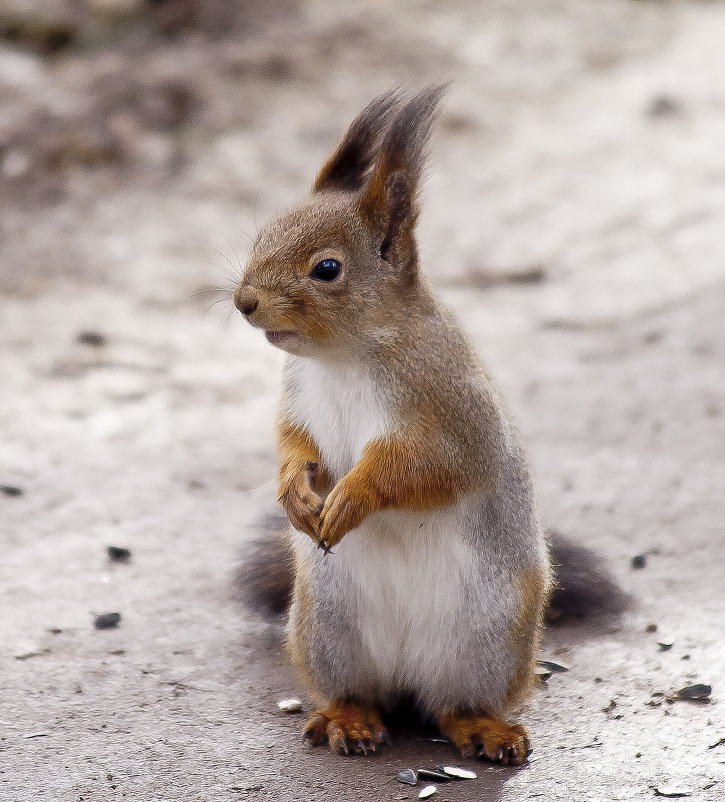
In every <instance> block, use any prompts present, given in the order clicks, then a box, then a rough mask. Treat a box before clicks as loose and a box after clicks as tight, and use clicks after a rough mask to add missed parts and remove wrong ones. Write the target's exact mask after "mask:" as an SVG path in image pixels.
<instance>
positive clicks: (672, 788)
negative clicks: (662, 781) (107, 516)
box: [655, 785, 692, 798]
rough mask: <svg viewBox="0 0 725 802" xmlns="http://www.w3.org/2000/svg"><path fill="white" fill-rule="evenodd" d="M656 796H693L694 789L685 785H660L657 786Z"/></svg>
mask: <svg viewBox="0 0 725 802" xmlns="http://www.w3.org/2000/svg"><path fill="white" fill-rule="evenodd" d="M655 794H656V796H667V797H673V798H676V797H679V796H692V789H691V788H686V787H685V786H684V785H660V786H658V787H657V788H655Z"/></svg>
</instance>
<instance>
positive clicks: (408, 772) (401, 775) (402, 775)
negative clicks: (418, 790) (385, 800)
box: [397, 769, 418, 785]
mask: <svg viewBox="0 0 725 802" xmlns="http://www.w3.org/2000/svg"><path fill="white" fill-rule="evenodd" d="M397 780H398V782H399V783H404V784H405V785H417V784H418V775H417V774H416V773H415V771H413V769H403V771H399V772H398V777H397Z"/></svg>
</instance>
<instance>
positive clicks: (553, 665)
mask: <svg viewBox="0 0 725 802" xmlns="http://www.w3.org/2000/svg"><path fill="white" fill-rule="evenodd" d="M536 665H537V666H539V668H543V669H546V670H547V671H552V672H555V673H559V672H562V673H563V672H564V671H568V670H569V666H565V665H564V664H563V663H557V662H556V660H544V659H541V660H537V661H536Z"/></svg>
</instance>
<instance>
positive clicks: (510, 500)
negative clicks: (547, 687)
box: [234, 86, 619, 764]
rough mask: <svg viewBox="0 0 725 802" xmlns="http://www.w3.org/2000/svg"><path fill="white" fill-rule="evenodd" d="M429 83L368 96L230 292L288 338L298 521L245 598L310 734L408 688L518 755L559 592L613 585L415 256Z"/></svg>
mask: <svg viewBox="0 0 725 802" xmlns="http://www.w3.org/2000/svg"><path fill="white" fill-rule="evenodd" d="M443 93H444V87H441V86H433V87H428V88H426V89H425V90H423V91H422V92H420V93H419V94H416V95H414V96H412V97H411V96H406V95H404V94H402V93H400V92H398V91H390V92H388V93H386V94H383V95H381V96H380V97H378V98H376V99H375V100H373V101H372V102H371V103H370V104H369V105H368V106H367V107H366V108H365V109H363V111H362V112H361V113H360V114H359V115H358V117H357V118H356V119H355V120H354V121H353V122H352V124H351V125H350V127H349V129H348V131H347V133H346V134H345V136H344V137H343V139H342V141H341V142H340V144H339V145H338V147H337V148H336V150H335V151H334V152H333V154H332V155H331V156H330V157H329V159H328V160H327V161H326V162H325V164H324V165H323V166H322V168H321V170H320V172H319V174H318V176H317V178H316V180H315V183H314V186H313V189H312V193H311V194H310V196H309V197H307V198H305V199H304V200H302V201H301V202H299V203H297V204H296V205H294V206H293V207H292V208H291V209H289V210H287V211H286V212H284V213H283V214H282V215H281V216H279V217H278V218H277V219H275V220H273V221H272V222H271V223H269V224H268V225H267V226H265V228H264V229H263V230H262V232H261V234H260V235H259V237H258V239H257V241H256V242H255V244H254V248H253V250H252V253H251V256H250V258H249V262H248V264H247V267H246V269H245V272H244V275H243V276H242V279H241V281H240V283H239V285H238V287H237V289H236V291H235V295H234V302H235V305H236V306H237V308H238V309H239V310H240V311H241V312H242V314H243V315H244V317H245V318H246V319H247V320H248V321H249V322H250V323H251V324H252V325H253V326H255V327H257V328H260V329H262V330H264V332H265V334H266V337H267V339H268V340H269V342H271V343H272V344H273V345H276V346H278V347H279V348H282V349H283V350H285V351H286V352H288V354H289V356H288V357H287V360H286V363H285V367H284V375H283V390H282V399H281V404H280V407H279V412H278V418H277V435H278V450H279V502H280V503H281V505H282V507H283V508H284V510H285V512H286V514H287V517H288V518H289V521H290V522H291V524H292V527H289V528H288V529H289V531H288V539H287V541H285V540H283V539H282V537H281V536H279V535H277V536H276V537H275V538H274V539H273V540H271V541H266V540H262V541H260V543H259V544H258V546H257V548H256V551H255V552H254V553H253V554H252V555H250V558H249V559H248V560H247V563H246V565H245V567H244V568H243V571H242V580H243V584H244V586H245V587H244V590H243V592H244V593H245V594H246V595H247V597H248V598H251V599H252V600H253V602H254V603H255V605H256V606H258V607H259V606H262V607H266V608H267V609H272V610H277V611H281V610H282V609H283V608H284V607H285V606H286V605H287V603H288V602H289V618H288V623H287V649H288V652H289V655H290V657H291V659H292V662H293V663H294V665H295V666H296V668H297V669H298V671H299V672H300V674H301V676H302V677H303V679H304V680H305V681H306V684H307V685H308V687H309V690H310V692H311V694H312V696H313V697H314V699H315V700H316V701H317V703H318V704H319V709H318V710H315V712H313V713H312V715H311V716H310V718H309V720H308V721H307V723H306V725H305V729H304V734H305V737H306V738H307V739H309V741H310V742H311V743H312V744H322V743H325V742H328V743H329V745H330V747H331V748H332V749H333V750H334V751H336V752H339V753H341V754H348V753H350V752H352V753H362V754H367V753H368V752H369V751H374V750H375V748H376V745H379V744H383V743H386V744H387V743H389V736H388V733H387V730H386V728H385V725H384V723H383V714H384V713H385V711H386V710H388V709H390V708H391V707H392V706H394V704H395V703H396V701H397V700H398V699H400V698H401V697H410V696H412V697H413V698H414V700H415V703H416V705H417V707H418V708H419V709H420V710H421V711H422V712H423V713H424V714H425V715H427V716H431V717H432V718H434V719H435V721H436V722H437V724H438V727H439V728H440V731H441V732H442V733H443V734H445V735H446V736H448V737H449V738H450V739H451V741H452V742H453V743H454V744H455V745H456V746H457V747H458V749H459V750H460V751H461V754H462V755H463V756H465V757H472V756H479V757H485V758H488V759H490V760H493V761H497V762H499V763H503V764H521V763H523V762H524V761H525V760H526V756H527V754H528V753H529V750H530V744H529V737H528V734H527V731H526V730H525V728H524V727H522V726H521V725H518V724H514V725H511V724H509V723H507V721H506V716H507V713H508V712H509V711H510V710H511V708H513V707H515V706H516V705H517V704H519V703H520V702H521V701H522V700H523V699H524V698H525V697H526V695H527V693H528V691H529V689H530V687H531V685H532V678H533V666H534V661H535V658H536V653H537V647H538V642H539V636H540V632H541V628H542V623H543V619H544V614H545V609H546V606H547V603H548V602H549V599H550V592H551V589H552V586H554V587H556V588H558V590H557V591H555V594H557V595H556V596H555V600H554V602H555V606H557V605H558V609H559V610H560V611H561V612H563V613H567V612H571V611H573V612H586V611H587V610H588V609H589V608H590V607H591V606H592V603H594V604H596V603H598V602H601V603H603V605H604V606H607V605H609V606H610V607H612V606H616V605H617V604H618V603H619V594H618V592H617V589H616V586H614V585H612V584H611V583H610V582H609V580H608V578H607V577H606V576H603V575H602V574H601V572H599V573H598V572H597V570H596V569H597V566H596V565H595V564H593V559H595V558H593V555H592V554H591V552H589V551H588V550H586V549H582V548H581V547H577V546H574V545H572V544H569V543H567V542H566V541H563V540H560V539H557V540H556V541H555V544H554V546H555V548H554V549H553V551H552V549H551V547H550V546H549V544H547V542H546V539H545V538H544V536H543V534H542V530H541V526H540V523H539V519H538V516H537V512H536V507H535V499H534V493H533V488H532V484H531V478H530V470H529V466H528V463H527V459H526V456H525V453H524V450H523V448H522V445H521V442H520V438H519V434H518V432H517V430H516V427H515V426H514V424H513V423H512V421H511V418H510V416H509V413H508V412H507V410H506V407H505V404H504V402H503V400H502V399H501V397H500V395H499V393H498V391H497V389H496V387H495V385H494V384H493V382H492V380H491V378H490V377H489V374H488V372H487V371H486V369H485V368H484V366H483V365H482V364H481V362H480V361H479V358H478V356H477V354H476V353H475V351H474V348H473V347H472V345H471V344H470V343H469V341H468V339H467V338H466V336H465V335H464V334H463V332H462V331H461V329H460V327H459V325H458V323H457V322H456V320H455V318H454V317H453V315H452V314H451V313H450V312H449V310H448V309H447V308H446V307H445V306H443V305H442V304H441V303H440V301H439V300H438V299H437V298H436V297H435V295H434V293H433V291H432V289H431V286H430V284H429V282H428V280H427V279H426V277H425V276H424V275H423V273H422V272H421V269H420V265H419V260H418V251H417V247H416V239H415V226H416V220H417V217H418V192H419V186H420V183H421V175H422V170H423V166H424V157H425V151H426V146H427V142H428V138H429V134H430V130H431V125H432V123H433V121H434V119H435V116H436V111H437V108H438V106H439V103H440V101H441V98H442V96H443ZM290 552H291V555H292V562H291V563H290V560H289V554H290ZM552 555H553V556H552ZM552 563H553V564H554V566H555V574H556V578H555V579H554V576H553V574H552V568H551V565H552ZM567 594H568V596H567ZM612 602H614V604H612Z"/></svg>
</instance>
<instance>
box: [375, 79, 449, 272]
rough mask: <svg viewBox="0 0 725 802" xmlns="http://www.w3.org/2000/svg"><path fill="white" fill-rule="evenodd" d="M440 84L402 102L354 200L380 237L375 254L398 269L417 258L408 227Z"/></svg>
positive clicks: (411, 223)
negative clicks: (370, 172) (363, 189)
mask: <svg viewBox="0 0 725 802" xmlns="http://www.w3.org/2000/svg"><path fill="white" fill-rule="evenodd" d="M446 89H447V85H446V84H441V85H434V86H429V87H427V88H426V89H424V90H423V91H422V92H420V93H419V94H417V95H415V96H414V97H412V98H411V99H410V100H409V101H408V102H407V103H405V104H404V105H403V106H402V108H401V109H400V111H399V112H398V113H397V115H396V116H395V117H394V118H393V120H392V121H391V123H390V126H389V128H388V130H387V133H386V134H385V139H384V140H383V143H382V145H381V148H380V155H379V157H378V160H377V162H376V164H375V167H374V169H373V172H372V176H371V178H370V182H369V184H368V186H367V188H366V189H365V191H364V192H363V194H362V197H361V199H360V205H359V209H360V214H361V215H362V217H363V219H365V220H366V221H367V222H368V224H369V225H370V226H371V227H372V229H373V231H375V232H376V233H377V234H378V235H379V237H380V255H381V256H382V258H383V259H385V260H386V261H390V262H393V263H395V264H397V265H398V266H399V267H401V268H402V269H412V268H414V266H415V264H416V263H417V257H416V250H415V241H414V239H413V229H414V226H415V221H416V218H417V216H418V204H417V200H416V198H417V193H418V187H419V185H420V181H421V175H422V172H423V167H424V164H425V151H426V145H427V144H428V139H429V137H430V131H431V127H432V125H433V122H434V120H435V117H436V111H437V109H438V105H439V104H440V101H441V99H442V98H443V95H444V94H445V91H446Z"/></svg>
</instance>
